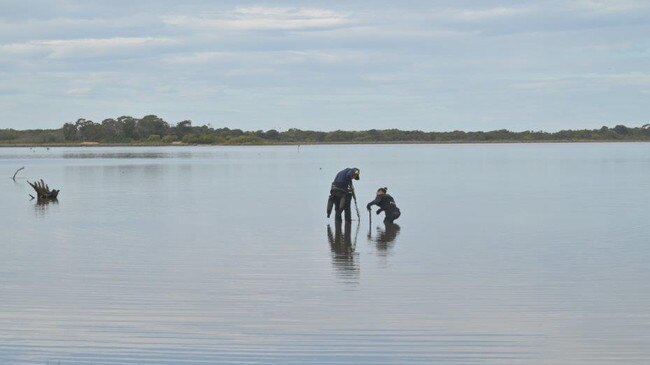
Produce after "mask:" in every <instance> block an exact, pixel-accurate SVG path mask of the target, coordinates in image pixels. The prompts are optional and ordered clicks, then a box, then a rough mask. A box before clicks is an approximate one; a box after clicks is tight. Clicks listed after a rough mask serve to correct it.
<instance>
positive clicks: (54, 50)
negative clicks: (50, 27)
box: [0, 37, 175, 59]
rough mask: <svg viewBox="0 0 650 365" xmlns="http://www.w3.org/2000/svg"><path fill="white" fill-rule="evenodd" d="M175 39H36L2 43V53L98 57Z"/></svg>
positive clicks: (57, 56)
mask: <svg viewBox="0 0 650 365" xmlns="http://www.w3.org/2000/svg"><path fill="white" fill-rule="evenodd" d="M174 42H175V41H174V40H172V39H169V38H155V37H115V38H100V39H98V38H82V39H57V40H36V41H29V42H25V43H12V44H6V45H0V54H3V53H4V54H27V55H42V56H44V57H47V58H55V59H56V58H70V57H82V58H87V57H96V56H103V55H114V54H115V53H122V52H125V51H129V50H133V49H143V48H144V49H149V48H151V47H156V46H161V45H170V44H173V43H174Z"/></svg>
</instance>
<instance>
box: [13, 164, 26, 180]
mask: <svg viewBox="0 0 650 365" xmlns="http://www.w3.org/2000/svg"><path fill="white" fill-rule="evenodd" d="M24 169H25V166H23V167H21V168H19V169H18V170H16V172H14V177H12V179H13V180H14V181H16V174H17V173H18V172H20V170H24Z"/></svg>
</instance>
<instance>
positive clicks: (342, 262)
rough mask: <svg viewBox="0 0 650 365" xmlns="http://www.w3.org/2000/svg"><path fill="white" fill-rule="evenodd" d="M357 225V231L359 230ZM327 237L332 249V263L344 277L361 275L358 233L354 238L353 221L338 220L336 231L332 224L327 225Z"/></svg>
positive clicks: (335, 225)
mask: <svg viewBox="0 0 650 365" xmlns="http://www.w3.org/2000/svg"><path fill="white" fill-rule="evenodd" d="M358 227H359V226H358V225H357V233H358V231H359V229H358ZM327 239H328V241H329V244H330V249H331V250H332V264H333V265H334V268H335V269H336V270H337V271H339V273H341V275H343V276H344V277H350V278H357V277H358V276H359V263H358V262H357V257H356V256H357V253H356V252H355V249H356V234H355V237H354V241H353V240H352V223H351V222H345V223H341V222H340V221H336V222H335V224H334V232H332V226H331V225H329V224H328V225H327Z"/></svg>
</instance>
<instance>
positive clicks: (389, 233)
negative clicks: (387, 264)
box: [368, 223, 401, 255]
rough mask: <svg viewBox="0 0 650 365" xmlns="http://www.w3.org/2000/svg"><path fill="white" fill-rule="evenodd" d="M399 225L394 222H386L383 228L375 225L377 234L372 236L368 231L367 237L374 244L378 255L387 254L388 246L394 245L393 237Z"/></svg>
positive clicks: (394, 237) (395, 235)
mask: <svg viewBox="0 0 650 365" xmlns="http://www.w3.org/2000/svg"><path fill="white" fill-rule="evenodd" d="M400 229H401V228H400V226H399V225H398V224H395V223H386V224H385V227H384V229H383V230H382V229H381V228H379V227H377V236H375V238H374V239H373V238H372V235H371V234H370V233H368V239H370V240H371V241H372V242H373V243H374V244H375V246H376V247H377V251H378V253H379V254H380V255H387V254H388V251H389V249H390V248H392V247H393V246H394V245H395V239H396V238H397V235H398V234H399V231H400Z"/></svg>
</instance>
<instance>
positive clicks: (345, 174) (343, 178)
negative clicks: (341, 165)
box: [327, 168, 356, 222]
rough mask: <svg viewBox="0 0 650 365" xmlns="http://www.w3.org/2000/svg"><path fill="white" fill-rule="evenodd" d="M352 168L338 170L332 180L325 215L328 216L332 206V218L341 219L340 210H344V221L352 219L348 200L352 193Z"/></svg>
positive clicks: (349, 200)
mask: <svg viewBox="0 0 650 365" xmlns="http://www.w3.org/2000/svg"><path fill="white" fill-rule="evenodd" d="M355 170H356V169H354V168H347V169H344V170H341V171H339V173H338V174H336V177H335V178H334V181H333V182H332V188H331V189H330V196H329V199H328V201H327V217H328V218H329V216H330V213H331V211H332V208H334V209H335V213H334V214H335V215H334V219H336V220H338V221H340V220H341V212H343V211H345V221H346V222H351V221H352V208H351V206H350V202H351V201H352V194H354V186H352V179H354V171H355Z"/></svg>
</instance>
